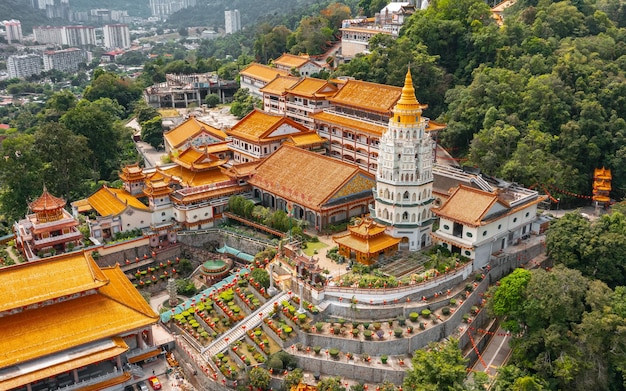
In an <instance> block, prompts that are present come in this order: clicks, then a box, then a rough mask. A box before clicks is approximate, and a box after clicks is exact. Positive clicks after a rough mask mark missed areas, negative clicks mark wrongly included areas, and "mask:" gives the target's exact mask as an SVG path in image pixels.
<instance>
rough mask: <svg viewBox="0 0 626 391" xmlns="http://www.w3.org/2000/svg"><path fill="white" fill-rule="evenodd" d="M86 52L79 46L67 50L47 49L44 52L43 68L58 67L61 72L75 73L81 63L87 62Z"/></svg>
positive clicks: (45, 69)
mask: <svg viewBox="0 0 626 391" xmlns="http://www.w3.org/2000/svg"><path fill="white" fill-rule="evenodd" d="M86 58H87V56H86V53H85V52H84V51H82V50H81V49H78V48H69V49H65V50H46V51H45V52H44V53H43V69H44V71H49V70H52V69H56V70H58V71H61V72H66V73H75V72H77V71H78V66H79V64H80V63H84V62H86Z"/></svg>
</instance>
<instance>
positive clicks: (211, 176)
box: [149, 166, 230, 187]
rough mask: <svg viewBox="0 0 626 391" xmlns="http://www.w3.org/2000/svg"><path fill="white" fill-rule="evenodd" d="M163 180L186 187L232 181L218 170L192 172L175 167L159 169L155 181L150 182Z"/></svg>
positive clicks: (154, 177)
mask: <svg viewBox="0 0 626 391" xmlns="http://www.w3.org/2000/svg"><path fill="white" fill-rule="evenodd" d="M163 178H168V179H173V180H175V181H177V182H179V183H180V184H181V186H184V187H189V186H202V185H208V184H211V183H217V182H223V181H227V180H229V179H230V177H229V176H228V175H226V174H224V173H223V172H222V171H221V170H220V169H218V168H213V169H210V170H206V171H191V170H189V169H187V168H185V167H182V166H173V167H170V168H167V169H158V171H157V172H156V173H155V174H153V179H151V178H149V180H162V179H163Z"/></svg>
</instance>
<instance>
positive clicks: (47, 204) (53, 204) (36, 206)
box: [28, 186, 65, 212]
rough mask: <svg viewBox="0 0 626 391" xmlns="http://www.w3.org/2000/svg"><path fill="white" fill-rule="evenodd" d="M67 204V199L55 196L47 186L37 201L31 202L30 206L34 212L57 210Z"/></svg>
mask: <svg viewBox="0 0 626 391" xmlns="http://www.w3.org/2000/svg"><path fill="white" fill-rule="evenodd" d="M64 206H65V200H64V199H62V198H59V197H55V196H53V195H52V194H50V193H48V190H47V189H46V187H45V186H44V187H43V193H42V194H41V196H39V198H37V199H36V200H35V201H33V202H31V203H30V204H29V205H28V207H29V208H30V210H32V211H33V212H43V211H46V210H56V209H60V208H63V207H64Z"/></svg>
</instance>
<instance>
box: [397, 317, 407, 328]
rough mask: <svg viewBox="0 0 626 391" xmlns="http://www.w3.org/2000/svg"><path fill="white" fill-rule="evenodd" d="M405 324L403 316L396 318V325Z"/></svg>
mask: <svg viewBox="0 0 626 391" xmlns="http://www.w3.org/2000/svg"><path fill="white" fill-rule="evenodd" d="M405 324H406V318H405V317H404V316H398V325H400V326H404V325H405Z"/></svg>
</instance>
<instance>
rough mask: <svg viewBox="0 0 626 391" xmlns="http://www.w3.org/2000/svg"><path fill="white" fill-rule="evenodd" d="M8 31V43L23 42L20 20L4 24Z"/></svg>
mask: <svg viewBox="0 0 626 391" xmlns="http://www.w3.org/2000/svg"><path fill="white" fill-rule="evenodd" d="M2 24H4V28H5V29H6V31H7V41H8V42H9V43H16V42H22V39H23V38H24V37H23V36H22V23H21V22H20V21H19V20H15V19H11V20H5V21H4V22H2Z"/></svg>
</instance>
